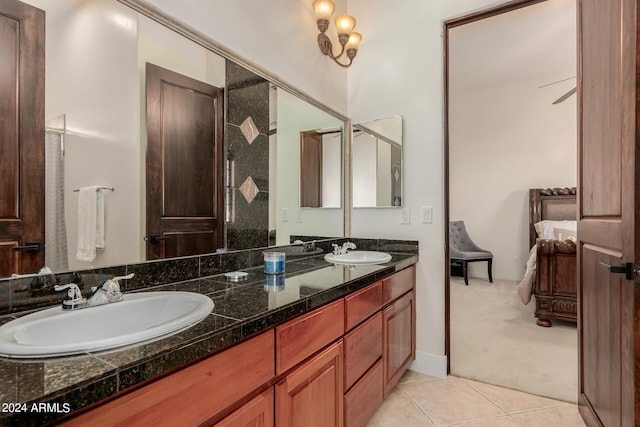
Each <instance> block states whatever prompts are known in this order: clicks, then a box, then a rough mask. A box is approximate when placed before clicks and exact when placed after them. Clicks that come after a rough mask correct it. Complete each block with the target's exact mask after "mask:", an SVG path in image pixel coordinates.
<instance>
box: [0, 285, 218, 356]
mask: <svg viewBox="0 0 640 427" xmlns="http://www.w3.org/2000/svg"><path fill="white" fill-rule="evenodd" d="M211 310H213V301H211V298H209V297H207V296H205V295H201V294H197V293H193V292H143V293H133V294H125V295H124V300H123V301H120V302H114V303H110V304H104V305H99V306H95V307H89V308H83V309H80V310H74V311H63V310H62V308H61V307H54V308H49V309H46V310H42V311H38V312H35V313H32V314H29V315H26V316H24V317H20V318H18V319H16V320H12V321H11V322H9V323H6V324H5V325H3V326H1V327H0V356H4V357H16V358H33V357H52V356H64V355H70V354H77V353H83V352H85V351H98V350H107V349H111V348H116V347H120V346H124V345H129V344H134V343H139V342H142V341H148V340H152V339H156V338H159V337H164V336H167V335H170V334H173V333H176V332H179V331H181V330H183V329H186V328H188V327H190V326H193V325H194V324H195V323H197V322H199V321H200V320H202V319H204V318H205V317H206V316H207V315H208V314H209V313H211Z"/></svg>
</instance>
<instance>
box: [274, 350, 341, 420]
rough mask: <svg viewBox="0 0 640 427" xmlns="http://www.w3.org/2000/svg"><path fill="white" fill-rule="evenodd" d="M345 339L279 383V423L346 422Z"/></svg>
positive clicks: (277, 416) (277, 404) (277, 403)
mask: <svg viewBox="0 0 640 427" xmlns="http://www.w3.org/2000/svg"><path fill="white" fill-rule="evenodd" d="M342 354H343V350H342V340H340V341H338V342H337V343H335V344H333V345H331V346H330V347H328V348H327V349H325V350H324V351H322V352H321V353H319V354H318V355H316V356H315V357H313V358H312V359H311V360H309V361H308V362H306V363H304V364H303V365H302V366H300V367H299V368H297V369H295V370H294V371H293V372H291V373H290V374H289V375H287V377H286V378H285V379H284V380H282V381H281V382H279V383H278V384H276V425H278V427H294V426H295V427H297V426H304V427H332V426H342V425H343V404H344V402H343V399H344V398H343V385H342V357H343V356H342Z"/></svg>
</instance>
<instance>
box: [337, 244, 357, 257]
mask: <svg viewBox="0 0 640 427" xmlns="http://www.w3.org/2000/svg"><path fill="white" fill-rule="evenodd" d="M331 246H332V247H333V254H334V255H344V254H346V253H347V251H348V250H349V249H355V248H356V244H355V243H353V242H344V243H343V244H342V247H340V245H337V244H335V243H334V244H332V245H331Z"/></svg>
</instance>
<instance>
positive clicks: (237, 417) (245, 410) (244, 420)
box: [215, 387, 274, 427]
mask: <svg viewBox="0 0 640 427" xmlns="http://www.w3.org/2000/svg"><path fill="white" fill-rule="evenodd" d="M273 411H274V400H273V387H271V388H270V389H268V390H267V391H265V392H264V393H262V394H260V395H258V396H257V397H255V398H253V399H251V400H250V401H249V402H248V403H247V404H245V405H244V406H243V407H242V408H240V409H238V410H236V411H235V412H234V413H233V414H231V415H229V416H228V417H226V418H225V419H224V420H222V421H220V422H219V423H217V424H215V427H273V425H274V418H273V417H274V412H273Z"/></svg>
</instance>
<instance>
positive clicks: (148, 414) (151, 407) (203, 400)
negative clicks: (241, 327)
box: [64, 330, 274, 427]
mask: <svg viewBox="0 0 640 427" xmlns="http://www.w3.org/2000/svg"><path fill="white" fill-rule="evenodd" d="M273 348H274V333H273V330H270V331H268V332H265V333H263V334H261V335H258V336H257V337H255V338H252V339H250V340H248V341H246V342H244V343H241V344H238V345H237V346H235V347H232V348H230V349H229V350H225V351H224V352H222V353H219V354H216V355H214V356H211V357H209V358H208V359H205V360H203V361H202V362H200V363H197V364H195V365H192V366H189V367H187V368H185V369H182V370H180V371H178V372H176V373H174V374H171V375H169V376H167V377H164V378H161V379H159V380H158V381H155V382H152V383H151V384H149V385H147V386H145V387H142V388H139V389H137V390H134V391H132V392H131V393H128V394H126V395H124V396H122V397H119V398H117V399H115V400H113V401H111V402H108V403H106V404H104V405H102V406H99V407H97V408H96V409H93V410H92V411H90V412H86V413H84V414H81V415H80V416H78V417H75V418H72V419H71V420H70V421H69V422H67V423H65V424H64V425H66V426H88V425H90V426H92V427H93V426H116V425H118V426H119V425H122V426H131V425H147V426H149V425H152V426H154V427H160V426H177V425H199V424H202V423H205V422H206V421H207V420H209V419H210V418H211V417H213V416H215V414H217V413H218V412H220V411H221V410H222V409H224V408H226V407H228V406H229V405H231V404H233V403H235V402H236V401H237V400H238V399H240V398H241V397H243V396H245V395H247V394H248V393H250V392H251V391H253V390H254V389H256V388H257V387H259V386H260V385H262V384H264V383H266V382H268V381H269V380H270V379H271V378H272V377H273V366H274V360H273Z"/></svg>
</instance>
